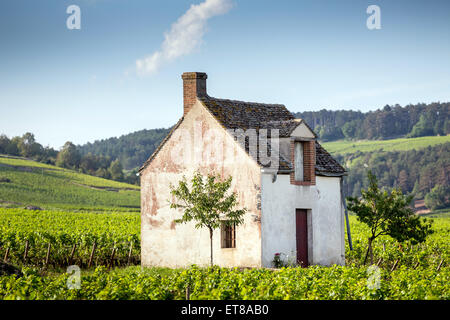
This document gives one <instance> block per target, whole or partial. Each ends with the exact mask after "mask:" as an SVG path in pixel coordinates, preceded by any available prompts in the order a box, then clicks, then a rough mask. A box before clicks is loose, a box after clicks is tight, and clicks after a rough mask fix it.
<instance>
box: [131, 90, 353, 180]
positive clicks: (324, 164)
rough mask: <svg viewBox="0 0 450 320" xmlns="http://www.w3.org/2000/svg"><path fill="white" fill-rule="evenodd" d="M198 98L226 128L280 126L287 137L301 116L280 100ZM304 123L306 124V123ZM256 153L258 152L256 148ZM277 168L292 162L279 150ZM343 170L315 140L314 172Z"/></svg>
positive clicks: (339, 172) (338, 172) (334, 173)
mask: <svg viewBox="0 0 450 320" xmlns="http://www.w3.org/2000/svg"><path fill="white" fill-rule="evenodd" d="M198 99H199V100H200V101H201V102H202V103H203V105H204V106H205V107H206V108H207V109H208V110H209V112H210V113H211V114H212V115H213V116H214V118H216V119H217V121H219V123H220V124H221V125H222V126H223V127H224V128H225V129H242V130H248V129H255V131H256V133H257V134H259V130H260V129H267V130H268V133H270V129H279V136H280V137H289V136H290V135H291V133H292V132H293V131H294V130H295V128H296V127H297V126H298V125H299V124H300V123H302V122H303V120H301V119H295V118H294V116H293V115H292V113H290V112H289V110H288V109H287V108H286V107H285V106H284V105H282V104H266V103H256V102H244V101H235V100H227V99H218V98H213V97H209V96H202V97H198ZM182 121H183V118H181V119H180V120H179V121H178V123H177V124H176V125H175V126H174V127H173V128H172V130H171V131H170V133H169V134H168V135H167V137H166V138H165V139H164V140H163V141H162V142H161V144H160V145H159V147H158V148H157V149H156V150H155V152H154V153H153V154H152V155H151V157H150V158H149V159H148V160H147V161H146V162H145V163H144V165H143V166H142V167H141V169H140V170H139V171H142V170H143V169H144V168H145V167H146V166H147V165H148V164H149V163H150V162H151V161H152V160H153V158H154V157H155V156H156V154H157V153H158V152H159V150H160V149H161V148H162V146H163V145H164V144H165V142H166V141H167V140H168V139H169V138H170V136H171V135H172V133H173V131H175V130H176V128H178V126H179V125H180V123H181V122H182ZM305 125H307V124H306V123H305ZM307 126H308V125H307ZM308 128H309V127H308ZM311 131H312V130H311ZM235 134H236V133H235ZM235 138H236V139H238V137H237V136H235ZM271 149H272V148H271V145H270V139H269V140H268V142H267V150H268V152H269V153H271ZM245 150H246V152H247V153H249V154H250V152H249V147H248V141H247V142H246V143H245ZM257 154H259V152H257ZM250 155H251V154H250ZM251 156H252V155H251ZM253 158H255V161H256V162H257V163H258V164H259V165H261V166H263V167H269V166H270V163H261V161H260V159H259V156H258V155H257V156H253ZM279 170H282V171H290V170H292V164H291V162H290V161H289V160H287V159H286V158H285V157H283V156H282V155H281V154H279ZM345 173H346V172H345V169H344V168H343V167H342V166H341V165H340V164H339V163H338V162H337V161H336V160H334V159H333V157H332V156H331V155H330V154H329V153H328V152H327V151H326V150H325V149H324V148H323V147H322V146H321V145H320V144H319V143H317V142H316V174H317V175H332V176H342V175H344V174H345Z"/></svg>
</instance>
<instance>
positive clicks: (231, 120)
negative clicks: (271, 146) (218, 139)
mask: <svg viewBox="0 0 450 320" xmlns="http://www.w3.org/2000/svg"><path fill="white" fill-rule="evenodd" d="M199 99H200V101H202V103H203V105H204V106H205V107H206V108H208V110H209V111H210V112H211V113H212V114H213V116H214V117H215V118H216V119H217V120H218V121H219V122H220V123H221V124H222V125H223V126H224V127H225V128H227V129H243V130H247V129H256V130H258V129H260V128H266V126H265V123H267V122H271V121H274V120H276V121H282V120H294V116H293V115H292V113H290V112H289V110H288V109H287V108H286V107H285V106H284V105H282V104H266V103H256V102H244V101H235V100H227V99H217V98H212V97H209V96H203V97H199Z"/></svg>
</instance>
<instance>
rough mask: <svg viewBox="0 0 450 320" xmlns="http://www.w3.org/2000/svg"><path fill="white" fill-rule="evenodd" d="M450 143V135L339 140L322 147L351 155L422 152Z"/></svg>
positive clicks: (333, 151) (325, 143) (332, 151)
mask: <svg viewBox="0 0 450 320" xmlns="http://www.w3.org/2000/svg"><path fill="white" fill-rule="evenodd" d="M447 142H450V135H447V136H429V137H418V138H400V139H390V140H360V141H351V140H338V141H332V142H324V143H322V146H323V147H324V148H325V149H326V150H327V151H328V152H329V153H331V154H349V153H355V152H358V151H360V152H371V151H379V150H382V151H408V150H413V149H416V150H420V149H424V148H427V147H428V146H430V147H432V146H435V145H438V144H443V143H447Z"/></svg>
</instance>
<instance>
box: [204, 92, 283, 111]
mask: <svg viewBox="0 0 450 320" xmlns="http://www.w3.org/2000/svg"><path fill="white" fill-rule="evenodd" d="M198 98H199V99H200V100H203V99H209V100H220V101H226V102H235V103H245V104H252V105H258V106H277V107H280V106H282V107H285V108H286V105H284V104H282V103H264V102H254V101H243V100H234V99H225V98H216V97H211V96H209V95H204V96H201V97H198ZM286 109H287V108H286Z"/></svg>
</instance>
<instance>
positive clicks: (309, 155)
mask: <svg viewBox="0 0 450 320" xmlns="http://www.w3.org/2000/svg"><path fill="white" fill-rule="evenodd" d="M315 144H316V142H315V140H310V139H307V138H294V139H292V140H291V163H292V167H293V168H292V169H293V170H292V172H291V184H295V185H301V186H311V185H315V184H316V177H315V167H316V152H315V151H316V145H315Z"/></svg>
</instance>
